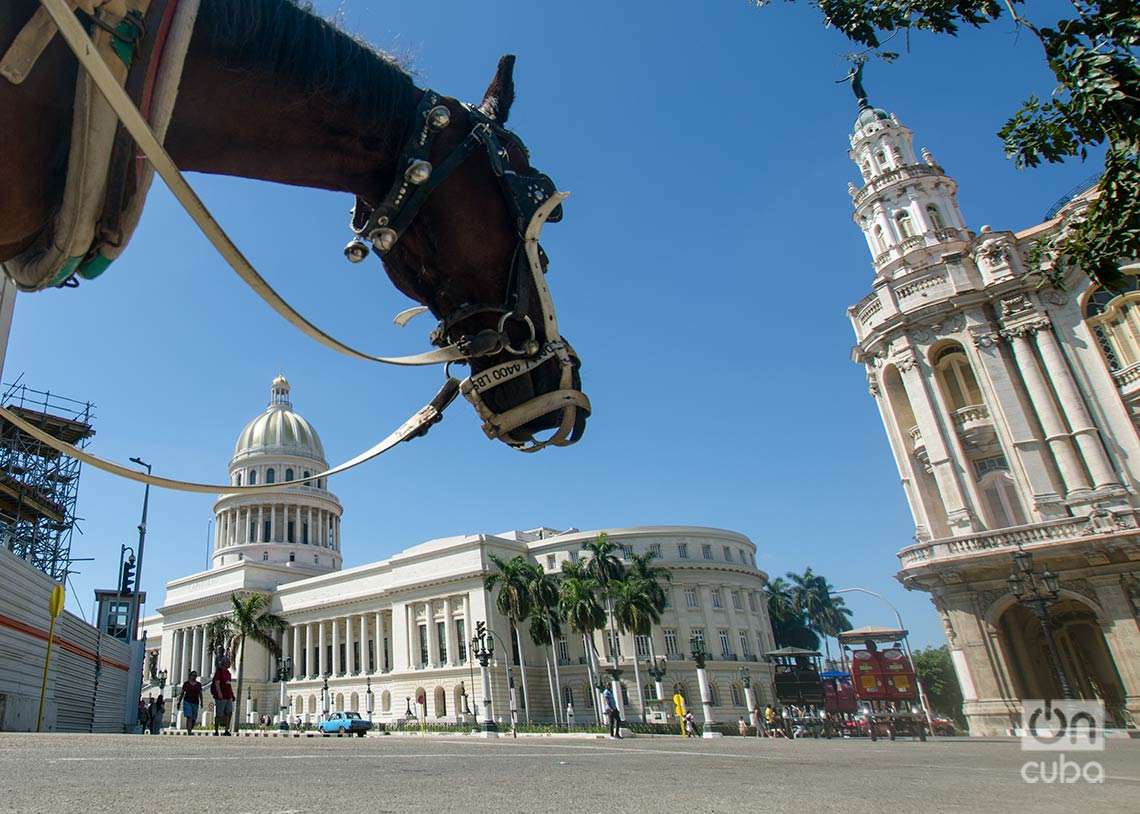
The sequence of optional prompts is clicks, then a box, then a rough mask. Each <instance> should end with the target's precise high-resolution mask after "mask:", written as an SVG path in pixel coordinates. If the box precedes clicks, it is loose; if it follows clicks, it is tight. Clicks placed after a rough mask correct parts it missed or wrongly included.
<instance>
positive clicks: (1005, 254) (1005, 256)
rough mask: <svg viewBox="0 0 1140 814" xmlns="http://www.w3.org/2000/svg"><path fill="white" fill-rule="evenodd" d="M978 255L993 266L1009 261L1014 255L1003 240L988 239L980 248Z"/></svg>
mask: <svg viewBox="0 0 1140 814" xmlns="http://www.w3.org/2000/svg"><path fill="white" fill-rule="evenodd" d="M977 256H978V257H980V258H982V259H983V260H985V261H986V264H987V265H989V266H991V267H993V266H1000V265H1001V264H1002V263H1008V262H1009V261H1010V259H1011V258H1012V257H1013V252H1011V251H1010V249H1009V246H1007V245H1006V244H1005V243H1004V242H1003V241H997V240H988V241H986V242H985V243H984V244H983V245H982V247H981V248H980V249H978V253H977Z"/></svg>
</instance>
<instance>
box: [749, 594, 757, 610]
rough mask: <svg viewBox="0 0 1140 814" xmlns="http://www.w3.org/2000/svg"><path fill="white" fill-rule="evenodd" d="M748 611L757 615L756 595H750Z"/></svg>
mask: <svg viewBox="0 0 1140 814" xmlns="http://www.w3.org/2000/svg"><path fill="white" fill-rule="evenodd" d="M748 610H750V611H752V612H753V613H756V594H753V593H750V594H748Z"/></svg>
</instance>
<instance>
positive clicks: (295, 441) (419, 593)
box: [143, 376, 775, 724]
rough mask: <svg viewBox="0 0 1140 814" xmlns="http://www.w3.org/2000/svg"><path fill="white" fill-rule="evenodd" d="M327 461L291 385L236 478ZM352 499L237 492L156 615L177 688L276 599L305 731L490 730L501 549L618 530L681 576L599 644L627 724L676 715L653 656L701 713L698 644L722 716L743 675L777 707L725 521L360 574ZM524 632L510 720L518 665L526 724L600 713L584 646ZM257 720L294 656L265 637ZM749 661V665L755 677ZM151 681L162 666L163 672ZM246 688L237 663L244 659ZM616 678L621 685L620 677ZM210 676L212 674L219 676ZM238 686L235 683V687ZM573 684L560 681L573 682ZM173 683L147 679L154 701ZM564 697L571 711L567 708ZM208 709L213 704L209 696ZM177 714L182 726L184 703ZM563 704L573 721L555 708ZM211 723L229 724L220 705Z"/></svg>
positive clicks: (473, 539) (487, 541)
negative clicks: (229, 625)
mask: <svg viewBox="0 0 1140 814" xmlns="http://www.w3.org/2000/svg"><path fill="white" fill-rule="evenodd" d="M327 468H328V463H327V461H326V460H325V452H324V449H323V447H322V445H321V440H320V436H319V435H318V434H317V431H316V429H315V428H314V427H313V426H312V425H311V424H310V423H309V422H308V421H306V420H305V419H304V418H303V417H302V416H301V415H300V414H299V413H298V412H296V411H295V410H294V409H293V405H292V401H291V392H290V385H289V382H288V381H286V380H285V378H284V377H280V376H279V377H278V378H276V379H274V381H273V383H272V386H271V392H270V401H269V404H268V406H267V407H266V408H265V410H264V411H263V412H261V413H260V414H258V415H257V416H255V417H254V418H253V419H252V420H251V421H250V422H249V423H248V424H247V425H246V426H245V428H244V429H242V430H241V432H240V433H239V434H238V438H237V444H236V446H235V447H234V450H233V455H232V457H231V458H230V461H229V482H230V483H233V484H234V485H259V484H270V483H274V482H283V481H289V480H295V479H304V478H307V477H309V476H310V474H313V475H315V474H316V473H319V472H322V471H324V470H325V469H327ZM344 511H345V507H344V506H342V505H341V502H340V501H339V500H338V499H337V496H336V495H335V494H334V493H333V492H332V491H331V490H330V484H329V483H327V482H325V481H324V480H323V479H319V480H318V479H314V480H313V481H312V482H311V483H310V484H308V485H304V486H300V487H290V488H287V489H283V490H281V491H280V492H275V493H273V494H271V495H266V494H257V495H248V496H247V495H242V494H237V493H234V494H228V495H226V494H223V495H220V496H219V497H218V499H217V502H216V503H215V504H214V512H215V516H216V523H215V526H214V528H215V533H214V539H213V551H212V561H211V564H210V568H209V569H208V570H206V571H203V572H201V573H197V574H190V575H188V576H185V577H183V578H181V579H176V580H173V581H172V582H169V583H167V585H166V596H165V599H164V600H163V601H162V604H161V607H159V608H158V609H157V610H156V612H155V613H154V614H153V615H151V616H149V617H147V618H145V619H144V620H143V632H144V633H145V637H146V647H147V651H148V658H147V662H146V663H147V664H148V665H150V668H151V670H154V671H155V672H157V671H158V670H165V671H167V675H168V676H169V677H168V679H167V683H168V685H169V686H168V687H167V688H166V692H167V695H168V696H169V695H170V693H171V691H172V690H173V691H174V692H175V693H177V687H178V686H179V685H181V683H182V681H184V680H185V679H186V677H187V675H188V673H189V671H190V670H192V669H194V670H197V671H198V672H199V674H200V675H204V676H207V677H208V676H209V675H211V673H212V671H213V664H212V660H211V659H212V657H211V652H210V646H209V641H208V639H207V630H206V626H207V625H208V624H209V623H210V622H211V620H214V619H217V618H219V617H221V616H224V615H226V614H228V613H229V610H230V608H231V599H230V597H231V595H233V594H237V595H238V596H242V595H248V594H249V593H253V592H258V593H264V594H267V595H269V596H270V597H271V600H272V601H271V607H270V610H271V612H273V613H276V614H278V615H279V616H281V617H283V618H284V619H285V620H286V621H287V623H288V627H287V629H286V630H284V631H283V633H282V634H281V636H280V640H279V644H280V648H281V651H282V654H283V655H284V656H287V657H288V658H290V659H291V661H292V666H293V675H292V677H291V678H290V679H289V680H287V681H285V682H284V685H285V686H284V694H285V705H286V707H287V709H288V716H289V720H290V721H296V720H297V719H300V720H301V721H302V722H308V723H313V722H316V721H317V720H318V718H319V717H320V716H321V714H323V712H324V711H325V704H326V701H325V699H326V698H327V699H328V700H327V708H328V710H329V711H356V712H359V713H360V714H361V715H367V714H368V711H369V710H371V712H372V718H373V720H374V721H376V722H381V723H382V722H396V721H398V720H403V719H409V718H411V717H415V718H417V719H419V720H421V721H429V722H452V723H454V722H458V721H461V720H465V721H467V722H473V721H474V720H475V713H476V712H477V711H481V710H482V702H483V699H482V698H481V697H480V696H481V682H480V678H479V667H478V666H477V665H476V664H475V663H474V659H473V658H472V653H471V649H470V640H471V638H472V635H473V633H474V630H475V624H476V623H477V622H486V623H487V624H488V625H489V626H490V628H491V629H492V630H493V631H494V632H495V633H496V634H497V636H498V638H499V640H500V641H501V642H504V643H507V642H510V641H511V638H510V635H509V625H508V622H507V620H506V619H505V618H503V617H502V616H501V615H499V614H497V613H496V612H495V610H494V597H493V596H492V595H491V594H490V593H489V592H488V591H486V590H485V589H484V586H483V581H484V578H485V576H486V575H487V574H488V573H489V569H491V568H493V565H492V564H491V562H490V560H489V556H490V555H491V554H496V555H498V556H499V557H502V558H503V559H510V558H512V557H514V556H516V555H521V556H523V557H526V558H528V559H529V560H530V561H531V562H533V563H535V564H537V565H539V566H541V567H542V568H543V569H545V570H546V571H548V572H552V573H558V572H560V571H561V568H562V563H563V562H565V561H567V560H576V559H577V558H578V557H579V556H580V551H581V548H582V545H583V544H584V543H586V542H589V541H591V540H593V539H595V538H596V537H597V536H598V534H599V533H600V532H603V531H604V532H605V533H606V534H607V535H608V537H609V539H610V540H611V541H612V542H614V543H615V544H618V545H619V546H620V547H621V550H622V553H623V555H624V556H626V557H628V556H629V555H630V554H633V553H635V552H636V553H645V552H653V553H654V554H656V555H657V557H658V558H659V560H655V563H656V564H658V565H660V566H661V567H663V568H665V569H667V570H668V571H669V572H670V573H671V575H672V581H671V582H670V583H668V584H667V585H666V586H665V587H666V591H667V594H668V600H669V605H668V608H667V609H666V611H665V612H664V614H663V619H662V623H661V625H659V626H657V627H655V628H654V629H653V631H652V636H649V637H641V636H637V637H634V636H631V635H628V634H625V633H619V635H617V637H616V641H610V640H609V636H608V634H605V633H603V632H598V633H597V634H596V643H595V645H594V646H595V647H596V649H597V652H598V653H599V655H600V657H601V658H602V659H603V665H608V663H609V659H610V655H611V653H612V652H613V650H614V649H615V648H616V651H617V653H618V657H619V664H620V668H621V671H622V674H621V683H622V687H621V689H622V693H621V695H622V698H621V699H620V703H621V704H622V706H623V707H624V713H625V717H626V718H627V719H628V720H633V721H637V720H640V719H641V717H642V712H643V710H644V712H645V715H646V717H647V718H651V717H652V716H653V714H654V713H657V712H662V711H669V712H671V708H672V703H671V702H666V701H661V700H659V699H658V698H657V697H656V689H657V682H656V681H655V680H654V679H653V678H652V677H651V676H650V674H649V673H648V672H647V668H648V666H649V665H650V659H651V658H656V665H657V667H660V666H661V665H664V668H665V675H664V676H663V677H662V678H661V682H662V686H663V687H664V692H665V694H666V696H667V697H668V696H671V694H672V692H674V691H675V690H679V691H680V692H681V693H682V694H683V695H684V696H685V697H686V699H687V701H688V703H689V704H690V705H693V706H694V709H695V710H697V712H696V714H697V715H698V716H699V710H700V700H701V699H700V697H699V691H698V689H697V672H696V667H695V664H694V662H693V661H692V660H691V652H690V642H691V640H692V638H693V637H694V636H695V637H698V638H700V639H701V640H702V641H703V642H704V649H705V651H706V652H707V653H708V654H709V656H708V661H707V672H708V679H709V684H710V686H709V691H710V695H711V700H712V702H713V706H712V709H713V711H714V717H715V718H716V720H717V721H718V722H721V721H723V722H725V723H729V722H735V721H736V719H737V718H738V717H739V716H740V715H746V714H747V710H746V707H745V697H746V694H745V692H744V687H743V683H744V675H745V674H746V675H747V676H748V679H749V680H750V681H751V684H752V687H753V690H754V692H755V693H756V696H755V698H756V701H757V702H758V703H759V704H761V705H763V704H764V703H767V702H769V701H771V700H773V698H772V694H771V668H770V667H769V666H768V665H767V664H766V663H765V662H764V660H763V658H762V656H763V654H764V653H765V652H767V651H768V650H771V649H773V648H774V646H775V645H774V643H773V638H772V629H771V624H770V622H769V619H768V609H767V603H766V600H765V597H764V593H763V585H764V582H765V580H766V579H767V576H766V575H765V574H764V573H763V572H761V571H760V570H758V569H757V567H756V547H755V545H754V544H753V543H752V541H751V540H749V539H748V538H747V537H746V536H744V535H742V534H738V533H736V532H731V531H723V530H720V529H714V528H700V527H686V526H647V527H638V528H613V529H599V530H596V531H579V530H578V529H568V530H555V529H549V528H538V529H531V530H528V531H509V532H505V533H497V534H491V533H487V534H464V535H458V536H455V537H447V538H444V539H438V540H429V541H427V542H422V543H419V544H416V545H412V546H410V547H407V548H404V549H403V550H402V551H399V553H397V554H394V555H392V556H390V557H388V558H387V559H383V560H380V561H378V562H372V563H368V564H366V565H359V566H355V567H352V568H343V556H344V555H343V551H344V546H346V545H347V546H349V547H350V548H351V545H352V543H351V541H344V540H342V536H341V518H342V516H343V514H344ZM526 627H527V626H526V624H525V623H524V626H523V632H522V652H521V653H518V652H512V651H514V650H516V648H514V647H507V648H504V647H499V648H498V649H496V651H495V653H494V660H493V662H492V664H491V686H492V702H493V714H494V716H495V718H496V719H499V720H502V721H504V722H507V721H509V708H510V707H509V690H508V678H507V672H506V668H507V661H508V660H509V661H510V667H511V670H512V674H513V678H514V680H515V684H516V692H515V696H516V706H517V708H518V717H519V720H520V721H525V720H527V719H529V720H531V721H532V722H547V723H549V722H553V721H555V720H556V719H557V720H559V721H565V720H566V717H567V713H568V711H569V710H573V714H574V716H575V721H576V722H577V723H590V722H593V721H594V720H595V712H594V710H593V707H592V704H593V703H594V701H593V699H594V697H595V696H596V693H593V692H591V684H590V681H589V679H588V677H587V667H586V657H585V649H584V643H583V640H582V637H581V636H578V635H575V634H573V633H571V632H570V631H569V630H565V631H564V632H565V635H564V637H563V638H561V639H560V640H558V641H556V642H555V643H554V646H553V648H552V652H553V658H550V657H549V655H550V653H549V651H548V648H547V647H546V646H538V645H535V644H534V643H533V642H532V641H531V640H530V639H529V637H528V635H527V632H526ZM246 646H247V647H249V648H250V650H249V652H248V653H247V654H246V656H245V676H244V687H246V688H248V693H247V692H246V691H245V690H244V689H243V695H245V696H246V697H243V698H241V699H239V703H240V704H241V705H242V710H243V713H244V717H245V718H246V719H248V718H249V717H253V718H254V719H257V718H259V717H260V716H261V715H263V714H268V715H270V716H272V717H273V718H274V720H277V719H278V716H279V714H280V710H279V703H280V694H281V685H280V682H278V680H277V679H278V677H279V676H278V671H277V670H278V663H277V660H276V659H275V658H273V657H272V656H271V654H270V653H269V652H268V650H266V649H265V648H263V647H262V646H261V645H258V644H254V643H247V645H246ZM742 668H743V669H744V673H742ZM148 672H150V670H148ZM234 672H235V679H236V664H235V667H234ZM607 681H608V677H607ZM205 683H208V678H207V679H206V682H205ZM235 687H236V683H235ZM556 688H560V689H556ZM157 692H158V687H155V686H153V685H147V686H144V690H143V693H144V695H146V694H148V693H157ZM556 698H557V703H556V701H555V699H556ZM206 706H207V707H209V706H210V705H209V703H208V699H207V704H206ZM174 707H175V705H174V704H170V705H168V707H167V709H168V712H169V713H170V714H171V716H172V721H171V722H172V723H177V720H175V716H178V715H180V711H179V710H177V709H174ZM556 708H557V713H556V711H555V710H556ZM206 713H207V720H206V722H207V723H208V724H209V723H212V712H211V711H210V710H209V709H207V710H206Z"/></svg>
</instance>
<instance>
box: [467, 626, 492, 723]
mask: <svg viewBox="0 0 1140 814" xmlns="http://www.w3.org/2000/svg"><path fill="white" fill-rule="evenodd" d="M471 655H473V656H474V657H475V659H476V661H478V662H479V676H480V678H481V679H482V680H483V725H482V730H481V732H480V734H481V735H482V736H483V737H484V738H496V737H498V736H499V727H498V726H497V725H496V724H495V716H494V715H493V714H492V711H491V669H490V665H491V658H492V657H493V656H494V655H495V639H494V637H493V636H489V635H488V631H487V624H486V623H485V622H476V623H475V636H474V638H472V639H471Z"/></svg>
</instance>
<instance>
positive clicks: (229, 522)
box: [214, 503, 340, 551]
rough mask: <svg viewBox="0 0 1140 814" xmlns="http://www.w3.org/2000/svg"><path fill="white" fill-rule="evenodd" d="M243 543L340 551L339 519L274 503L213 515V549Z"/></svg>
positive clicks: (319, 511) (324, 512)
mask: <svg viewBox="0 0 1140 814" xmlns="http://www.w3.org/2000/svg"><path fill="white" fill-rule="evenodd" d="M245 543H254V544H257V543H299V544H301V545H315V546H321V547H323V548H331V549H333V550H334V551H339V550H340V516H339V515H337V514H336V513H335V512H332V511H329V510H328V509H315V508H313V507H311V506H294V505H290V504H288V503H276V504H269V505H257V506H235V507H234V508H232V509H223V510H221V511H219V512H218V514H217V523H216V524H215V531H214V549H215V550H217V549H220V548H224V547H226V546H232V545H243V544H245Z"/></svg>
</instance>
